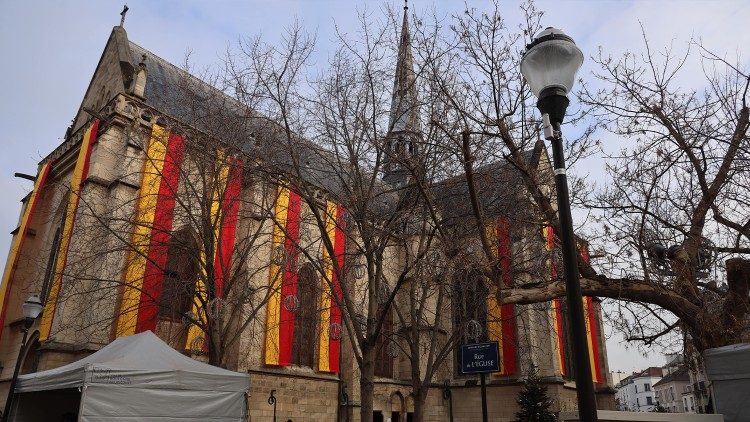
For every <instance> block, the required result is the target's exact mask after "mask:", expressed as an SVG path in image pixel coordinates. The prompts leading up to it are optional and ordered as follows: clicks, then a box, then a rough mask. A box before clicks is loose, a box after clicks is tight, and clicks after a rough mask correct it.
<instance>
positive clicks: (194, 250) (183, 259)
mask: <svg viewBox="0 0 750 422" xmlns="http://www.w3.org/2000/svg"><path fill="white" fill-rule="evenodd" d="M199 251H200V249H199V248H198V242H197V241H196V240H195V235H194V234H193V231H192V230H191V229H189V228H187V227H185V228H182V229H180V230H179V231H177V232H176V233H174V234H173V235H172V238H171V239H169V243H168V244H167V265H166V267H165V268H164V283H163V284H162V290H161V296H160V297H159V303H160V307H159V318H161V319H171V320H174V321H180V320H181V319H182V316H183V315H185V314H186V313H188V312H190V311H191V310H192V306H193V296H194V295H195V283H196V281H197V280H198V271H199V268H198V257H199V254H200V252H199Z"/></svg>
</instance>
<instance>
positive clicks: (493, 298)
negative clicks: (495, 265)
mask: <svg viewBox="0 0 750 422" xmlns="http://www.w3.org/2000/svg"><path fill="white" fill-rule="evenodd" d="M486 233H487V238H488V239H489V240H490V242H491V243H492V244H493V245H496V249H495V251H494V253H495V258H497V260H498V262H499V265H500V274H501V281H502V284H503V286H504V287H510V286H513V272H512V268H511V262H512V261H511V259H512V250H511V241H510V223H509V220H508V219H507V218H500V219H498V220H497V221H496V222H495V224H491V225H489V226H487V228H486ZM514 308H515V306H514V305H513V304H512V303H509V304H504V305H501V304H499V303H498V300H497V286H496V285H494V284H492V285H491V286H490V289H489V294H488V296H487V337H488V339H489V340H490V341H497V342H498V343H499V352H500V372H499V373H498V375H513V374H515V373H516V371H517V356H516V354H517V353H516V352H517V344H516V317H515V309H514Z"/></svg>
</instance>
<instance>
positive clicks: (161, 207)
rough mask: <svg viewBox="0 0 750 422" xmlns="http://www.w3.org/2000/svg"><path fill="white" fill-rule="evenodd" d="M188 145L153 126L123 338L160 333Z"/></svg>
mask: <svg viewBox="0 0 750 422" xmlns="http://www.w3.org/2000/svg"><path fill="white" fill-rule="evenodd" d="M184 152H185V142H184V139H183V138H182V137H181V136H179V135H175V134H171V135H170V134H169V132H167V131H166V130H165V129H164V128H162V127H160V126H158V125H153V129H152V132H151V139H150V140H149V143H148V147H147V149H146V158H145V160H144V163H143V176H142V179H141V188H140V190H139V193H138V199H137V203H136V209H135V221H134V224H133V226H134V228H133V233H132V235H131V245H132V247H133V249H132V250H131V251H129V253H128V257H127V260H126V264H125V275H124V287H123V292H122V299H121V302H120V313H119V315H118V320H117V328H116V329H117V336H118V337H119V336H125V335H131V334H135V333H137V332H142V331H147V330H152V331H153V330H154V329H155V328H156V317H157V315H158V313H159V297H160V296H161V289H162V284H163V282H164V268H165V267H166V263H167V249H168V245H169V241H170V239H171V236H172V235H171V231H172V221H173V217H174V207H175V196H176V193H177V187H178V184H179V180H180V166H181V165H182V160H183V157H184Z"/></svg>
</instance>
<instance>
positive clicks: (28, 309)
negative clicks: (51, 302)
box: [3, 295, 43, 422]
mask: <svg viewBox="0 0 750 422" xmlns="http://www.w3.org/2000/svg"><path fill="white" fill-rule="evenodd" d="M42 308H43V306H42V300H41V299H39V296H37V295H31V296H29V298H28V299H26V302H24V303H23V305H21V309H22V311H23V328H22V329H21V331H23V340H22V341H21V349H20V350H19V351H18V358H16V369H15V370H14V371H13V378H11V380H10V389H9V390H8V398H7V399H6V400H5V411H4V412H3V422H7V421H9V420H10V411H11V408H12V407H13V397H14V394H13V390H15V389H16V382H17V381H18V372H19V371H20V370H21V354H22V353H23V351H24V349H25V348H26V337H27V336H28V335H29V328H31V326H32V325H33V324H34V320H36V317H38V316H39V314H41V313H42Z"/></svg>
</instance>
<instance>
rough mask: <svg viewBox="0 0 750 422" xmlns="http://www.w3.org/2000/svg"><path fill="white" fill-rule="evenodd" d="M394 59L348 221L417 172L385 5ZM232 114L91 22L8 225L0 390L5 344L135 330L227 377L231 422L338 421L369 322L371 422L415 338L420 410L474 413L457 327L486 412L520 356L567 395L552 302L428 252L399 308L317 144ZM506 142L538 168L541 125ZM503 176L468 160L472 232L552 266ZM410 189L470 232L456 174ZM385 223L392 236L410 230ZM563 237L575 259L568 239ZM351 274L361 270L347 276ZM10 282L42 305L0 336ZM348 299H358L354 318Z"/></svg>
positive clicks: (48, 349)
mask: <svg viewBox="0 0 750 422" xmlns="http://www.w3.org/2000/svg"><path fill="white" fill-rule="evenodd" d="M394 75H395V80H394V88H393V93H392V102H391V109H390V123H389V128H390V130H389V133H388V135H387V137H386V139H385V140H384V141H383V145H384V147H383V148H384V152H383V154H384V158H383V163H382V169H381V171H380V172H379V174H378V180H377V185H378V186H379V188H378V189H381V190H382V192H383V194H382V195H380V196H379V197H378V198H376V199H374V200H373V203H375V204H376V205H377V206H374V208H376V209H375V210H374V211H372V214H371V217H369V218H370V219H371V222H373V223H372V224H370V223H369V222H368V224H370V225H368V226H367V227H383V225H385V224H387V223H384V222H379V223H377V221H378V219H382V220H383V221H391V220H390V217H389V214H388V213H390V212H397V211H394V210H398V207H399V206H406V205H404V204H405V203H406V202H408V201H406V200H404V199H403V196H404V195H403V192H407V191H408V190H409V189H412V187H413V185H414V183H415V179H419V178H420V177H423V176H424V173H425V168H424V166H425V164H424V162H423V161H422V157H423V156H424V154H425V153H426V152H425V150H424V147H423V145H422V137H423V134H422V130H423V129H422V128H423V125H424V122H422V121H420V120H421V117H420V113H419V110H418V109H419V105H418V98H417V97H418V95H417V92H418V91H417V87H416V83H417V78H416V76H415V72H414V63H413V57H412V45H411V37H410V32H409V19H408V14H407V11H406V10H405V11H404V16H403V24H402V28H401V35H400V43H399V51H398V57H397V63H396V69H395V72H394ZM244 110H245V108H244V107H243V106H242V105H240V104H239V102H238V101H237V100H236V99H234V98H231V97H229V96H227V95H226V94H225V93H224V92H222V91H219V90H218V89H216V88H214V87H212V86H210V85H208V84H206V83H204V82H203V81H201V80H199V79H197V78H195V77H194V76H191V75H190V74H188V73H187V72H186V71H184V70H183V69H180V68H178V67H177V66H175V65H173V64H171V63H168V62H167V61H165V60H164V59H162V58H160V57H159V56H157V55H155V54H154V53H152V52H150V51H148V50H147V49H145V48H143V47H141V46H140V45H138V44H135V43H134V42H132V41H130V40H129V38H128V34H127V33H126V31H125V29H124V28H123V26H122V25H120V26H116V27H114V28H113V30H112V32H111V35H110V37H109V39H108V40H107V41H106V44H105V47H104V50H103V52H102V55H101V58H100V59H99V62H98V65H97V66H96V70H95V72H94V74H93V75H92V78H91V82H90V85H89V87H88V89H87V90H86V92H85V94H84V96H83V100H82V102H81V106H80V108H79V110H78V111H77V113H76V115H75V119H74V120H73V122H72V124H71V126H70V127H69V128H68V130H67V132H66V135H65V138H64V140H63V141H62V143H61V144H60V145H59V146H58V147H57V148H56V149H55V150H53V151H50V152H49V153H48V154H47V156H46V157H44V158H43V159H42V160H41V161H40V163H39V168H38V171H37V174H36V176H35V182H34V188H33V190H32V191H31V192H30V193H29V194H28V195H27V196H26V197H24V198H23V199H22V203H23V206H22V210H21V215H20V219H19V222H18V226H17V227H13V228H8V229H9V230H13V231H12V235H13V238H12V244H11V251H10V254H9V257H8V261H7V262H6V265H5V272H4V274H3V280H2V285H1V286H0V371H1V372H0V397H3V398H4V397H6V394H7V390H8V386H9V381H10V379H11V376H12V374H13V370H14V367H15V364H16V360H17V359H21V360H22V366H21V373H22V374H26V373H31V372H36V371H43V370H48V369H52V368H56V367H59V366H62V365H65V364H67V363H70V362H73V361H76V360H78V359H81V358H83V357H85V356H88V355H89V354H91V353H93V352H95V351H97V350H99V349H100V348H102V347H103V346H105V345H107V344H109V343H110V342H112V341H113V340H115V339H116V338H118V337H121V336H127V335H132V334H136V333H140V332H144V331H148V330H150V331H153V332H154V333H155V334H156V335H157V336H159V337H160V338H161V339H162V340H164V341H165V342H167V343H168V344H169V345H170V346H172V347H173V348H175V349H176V350H178V351H180V352H183V353H185V354H186V355H188V356H191V357H193V358H195V359H198V360H202V361H207V362H209V363H212V364H215V365H219V366H223V367H225V368H228V369H231V370H235V371H240V372H246V373H248V374H249V377H250V390H249V396H248V414H249V415H250V420H251V421H264V420H271V417H272V416H273V414H274V409H275V412H276V415H277V418H278V420H284V421H286V420H292V421H357V420H359V416H360V407H361V405H362V401H361V397H362V392H361V391H360V388H361V387H360V385H361V377H362V372H361V371H362V369H361V362H362V361H363V359H365V358H364V357H363V356H360V354H361V353H360V352H355V350H358V349H356V348H357V347H358V346H357V344H359V343H357V341H355V333H354V332H355V331H357V332H358V333H359V334H356V335H359V336H360V337H361V339H364V340H366V338H367V335H368V334H369V335H372V334H373V333H372V332H369V331H368V329H371V328H368V327H375V326H377V331H378V334H379V338H378V340H377V342H376V344H374V345H373V353H374V356H375V357H374V364H375V365H374V369H373V371H374V378H373V384H374V385H373V387H372V388H373V394H372V396H373V400H372V411H373V418H374V420H375V421H392V422H396V421H399V422H405V421H410V420H412V419H411V418H412V414H413V412H414V408H415V398H414V395H413V391H414V390H413V387H414V383H415V378H414V377H415V370H414V369H413V365H415V363H414V362H415V359H413V358H414V355H413V353H414V351H415V350H416V351H417V352H416V353H422V354H424V355H423V356H422V358H423V360H422V361H419V362H421V363H419V364H417V365H418V366H419V365H422V367H418V369H417V370H416V376H418V377H419V376H424V373H425V371H426V370H428V369H425V367H424V365H425V363H424V362H425V361H427V360H429V359H433V358H432V357H429V359H428V354H430V353H432V352H431V351H430V350H431V347H433V346H432V345H433V344H434V347H435V349H436V350H440V349H441V348H445V350H446V353H445V354H444V356H443V357H442V358H441V359H442V360H440V359H438V360H435V361H434V362H435V367H434V368H430V369H429V371H431V376H430V379H429V380H428V381H429V382H428V383H427V390H426V393H425V394H426V396H425V399H424V400H425V401H424V405H423V406H424V420H425V421H430V422H437V421H446V422H447V421H476V420H481V405H480V391H479V390H480V387H479V382H478V380H479V377H478V376H476V375H466V374H462V373H461V371H460V355H459V352H458V350H459V346H460V345H461V344H465V343H470V342H473V341H496V342H498V346H499V352H500V356H499V358H500V365H499V366H500V371H499V372H496V373H492V374H490V375H488V377H487V397H488V410H489V414H490V415H491V416H490V419H491V420H496V421H505V420H507V421H510V420H514V418H515V416H514V414H515V412H516V411H517V410H518V408H517V404H516V399H517V396H518V393H519V391H520V389H521V386H522V383H523V380H524V378H525V377H526V376H528V375H529V374H530V373H531V372H534V373H535V374H536V375H538V376H539V377H540V378H541V380H542V381H543V382H544V384H545V385H546V386H547V388H548V393H549V396H550V397H551V398H552V399H553V401H554V405H553V409H552V410H553V411H556V412H558V411H566V410H573V409H574V408H575V407H576V391H575V381H574V379H573V377H574V371H573V368H572V359H571V346H570V344H569V337H570V333H569V329H568V326H567V315H566V304H565V299H564V298H559V299H554V300H552V301H550V302H546V303H534V304H523V305H520V304H505V303H501V302H499V299H498V294H497V289H498V287H497V286H493V285H490V284H489V283H487V282H486V281H485V277H484V276H483V275H482V273H481V272H480V271H477V270H476V269H473V268H469V267H467V268H463V269H457V270H451V271H450V272H448V271H447V270H442V271H443V272H441V273H440V274H438V275H437V277H436V279H439V280H441V283H442V284H440V286H441V287H440V289H443V290H441V292H443V293H444V295H445V296H444V297H445V300H444V301H433V300H432V299H430V300H426V301H425V304H426V305H425V306H426V308H428V309H430V312H429V315H430V316H429V317H426V318H424V319H425V321H424V322H423V323H421V322H420V323H419V324H418V325H419V326H415V325H414V324H412V325H410V324H408V323H406V322H405V321H406V320H407V319H408V318H407V317H405V316H404V315H403V312H402V310H403V309H407V308H408V306H410V305H409V298H408V297H406V296H405V295H406V293H402V292H406V291H408V290H409V289H408V288H407V287H408V286H412V285H414V284H413V283H416V282H417V281H416V278H417V277H418V276H419V274H422V273H420V272H415V271H416V270H411V269H409V270H408V271H406V270H404V268H410V267H409V265H411V264H410V262H411V261H410V259H409V256H408V255H409V254H408V253H401V252H385V253H386V254H389V253H392V256H389V258H388V259H385V260H381V261H378V262H379V263H378V262H375V261H372V260H371V259H370V258H368V257H367V256H366V254H363V253H362V252H360V251H358V249H357V248H358V247H360V246H358V245H359V244H360V243H362V242H360V240H361V239H362V238H363V236H365V234H364V233H357V232H356V231H355V230H353V229H352V227H355V226H356V225H357V224H362V222H361V221H360V220H357V221H355V217H353V215H354V210H353V209H351V210H350V209H347V207H346V206H345V205H344V203H346V201H345V200H343V199H342V198H346V195H349V194H350V193H347V189H345V188H344V187H342V183H344V182H340V181H337V177H340V174H341V170H340V169H333V168H332V166H335V165H336V163H335V161H334V160H331V159H329V158H330V157H329V156H328V155H327V154H328V153H327V152H326V151H325V148H323V147H321V146H318V145H316V144H315V143H314V142H312V141H310V140H305V139H300V138H299V137H295V136H287V137H284V136H283V134H284V128H283V126H282V125H280V124H279V123H278V122H273V121H270V119H267V118H264V117H263V116H258V115H257V114H255V113H254V112H248V111H244ZM279 139H283V140H279ZM289 142H295V144H294V145H291V146H290V145H288V143H289ZM292 151H293V152H292ZM525 154H526V156H527V158H528V161H529V162H530V163H533V166H534V167H535V169H536V171H538V172H539V173H540V174H550V173H551V166H550V163H549V158H548V156H547V152H546V149H545V148H544V144H543V143H541V142H539V143H537V144H536V145H535V147H534V148H533V149H531V150H529V151H527V152H525ZM515 172H516V170H515V169H514V168H512V166H510V165H508V164H505V163H492V164H489V165H486V166H484V167H480V168H479V169H477V172H476V178H477V186H479V189H480V190H481V192H480V195H481V196H482V201H483V203H482V206H483V207H484V212H485V214H486V215H487V216H489V217H488V221H491V223H488V225H487V230H486V232H485V233H484V236H485V237H486V239H488V240H487V241H488V242H489V244H491V245H492V249H493V254H494V256H495V258H496V259H497V262H498V269H497V271H498V273H499V274H501V279H502V281H503V284H505V285H508V286H513V285H520V284H522V283H525V282H527V281H528V279H529V278H530V277H532V275H530V274H532V273H533V271H532V270H528V269H519V268H520V267H522V265H521V263H522V262H525V263H528V265H529V266H531V267H534V268H536V271H537V273H542V274H543V276H542V277H545V278H546V277H557V271H556V266H555V265H556V264H555V262H554V259H552V258H551V257H552V256H553V255H554V254H553V253H551V251H552V250H554V249H555V246H556V245H555V236H554V233H552V231H551V229H550V228H547V227H536V226H534V227H527V226H525V225H524V224H523V221H525V220H524V218H523V215H524V213H526V212H527V211H526V210H528V209H530V206H527V203H528V201H529V199H528V195H527V194H526V193H525V190H524V187H523V185H522V184H521V183H520V182H519V180H518V177H517V174H516V173H515ZM551 180H552V179H551V178H550V181H551ZM550 183H551V182H550ZM430 186H431V187H432V188H431V189H433V191H434V194H433V195H431V196H430V197H431V198H433V199H434V203H435V209H436V210H437V213H438V214H439V215H440V221H441V222H442V223H441V224H445V227H446V230H451V231H452V232H455V233H458V234H461V233H463V236H466V239H467V241H466V242H465V243H466V245H468V246H467V247H469V248H471V245H473V244H474V243H472V242H473V240H471V239H477V238H478V237H479V235H478V234H477V233H476V229H475V228H473V229H472V228H471V227H473V226H472V225H473V224H474V223H473V221H472V220H470V214H471V209H470V205H469V203H468V200H467V199H466V198H467V195H468V193H467V187H466V178H465V177H463V176H461V175H459V176H455V177H452V178H447V179H445V180H441V181H439V182H436V183H434V184H431V185H430ZM509 186H510V187H511V188H509ZM399 192H401V193H399ZM399 195H402V196H399ZM405 196H408V195H405ZM394 204H397V205H394ZM349 208H352V207H349ZM399 218H400V217H399ZM410 218H411V217H410ZM403 221H404V223H403V227H404V228H403V230H402V231H401V232H400V233H401V234H403V233H408V232H409V230H411V229H410V227H412V226H413V224H411V220H408V219H405V220H403ZM416 225H418V224H416ZM360 227H364V226H360ZM360 232H361V230H360ZM467 233H468V234H467ZM417 237H418V236H416V237H415V236H412V237H411V239H413V243H414V244H416V243H418V239H417ZM404 238H408V236H406V235H404ZM414 247H415V248H416V246H414ZM410 248H411V246H410ZM385 249H386V251H390V250H391V249H392V248H391V246H390V245H389V246H388V247H385ZM407 249H408V248H407ZM580 251H581V258H582V259H587V254H588V252H587V249H586V246H585V242H584V241H581V242H580ZM474 252H476V251H474ZM474 252H471V251H470V252H467V253H466V256H469V255H471V254H472V253H474ZM417 255H419V254H417ZM459 255H460V254H459ZM460 256H464V255H460ZM459 258H460V257H459ZM426 259H427V258H426ZM428 259H429V260H430V262H431V263H432V264H433V265H432V267H433V268H438V267H440V268H445V267H447V266H448V265H447V264H441V261H442V260H445V259H447V258H446V254H445V253H442V254H433V255H430V256H429V257H428ZM452 259H453V258H452ZM461 259H463V258H461ZM453 262H458V258H455V260H454V261H453ZM384 263H387V268H386V267H385V266H384ZM381 266H383V268H380V267H381ZM420 268H422V267H420ZM539 268H541V270H539ZM420 271H422V270H420ZM425 271H426V270H425ZM399 274H402V275H403V274H406V275H404V276H402V277H400V278H399ZM414 274H417V275H414ZM372 280H382V281H380V282H381V283H382V285H379V286H378V287H377V289H375V290H373V289H371V288H370V289H369V290H368V284H367V283H371V282H372ZM459 280H460V281H459ZM410 283H411V284H410ZM451 283H452V284H451ZM397 286H400V287H399V288H400V290H398V291H396V290H395V289H396V287H397ZM404 286H407V287H404ZM446 286H447V287H446ZM369 287H371V286H369ZM373 291H374V294H373V293H372V292H373ZM393 292H395V293H393ZM392 293H393V294H392ZM30 295H38V297H39V298H40V299H41V301H42V303H43V305H44V309H43V311H42V314H41V315H40V316H39V318H37V320H36V321H35V322H34V324H33V326H32V327H31V328H30V330H29V333H28V337H29V339H28V341H27V342H26V344H25V345H24V347H23V348H21V338H22V336H23V332H22V329H23V316H22V313H21V304H22V303H23V302H24V301H25V300H26V299H27V298H28V297H29V296H30ZM368 295H369V296H368ZM441 297H442V296H441ZM373 300H376V301H379V302H380V301H382V303H380V304H379V305H372V304H371V302H372V301H373ZM357 303H361V307H362V309H363V310H362V311H361V313H357V314H356V315H355V311H354V310H353V309H352V307H354V306H355V304H357ZM404 306H406V307H407V308H404ZM381 308H382V309H381ZM584 308H585V312H586V326H587V331H588V340H589V341H588V344H589V352H590V355H591V369H592V371H591V372H592V375H593V377H594V385H595V389H596V392H597V400H598V403H599V408H600V409H614V396H613V394H614V390H613V389H612V381H611V379H610V375H609V367H608V363H607V353H606V347H605V339H604V331H603V325H602V313H601V306H600V302H599V300H598V299H597V298H592V297H586V298H584ZM367 309H370V311H372V310H374V312H380V314H379V315H381V316H382V318H380V319H379V321H380V322H379V323H378V324H377V325H372V326H371V325H368V324H370V322H371V321H368V318H370V319H372V318H373V317H372V314H368V311H366V310H367ZM368 315H369V316H368ZM359 324H361V327H360V326H359ZM410 330H413V332H414V333H417V332H426V333H431V334H429V336H433V337H429V338H430V341H431V342H433V343H429V344H417V345H416V346H414V347H411V346H413V345H410V344H408V341H409V334H408V332H409V331H410ZM420 330H421V331H420ZM419 335H422V334H419ZM425 335H427V334H425ZM360 343H361V341H360ZM410 350H411V352H410ZM358 353H360V354H358ZM410 353H411V354H410ZM430 362H433V361H430ZM271 397H273V398H274V399H275V402H276V404H275V405H270V404H269V402H270V401H269V399H270V398H271Z"/></svg>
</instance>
